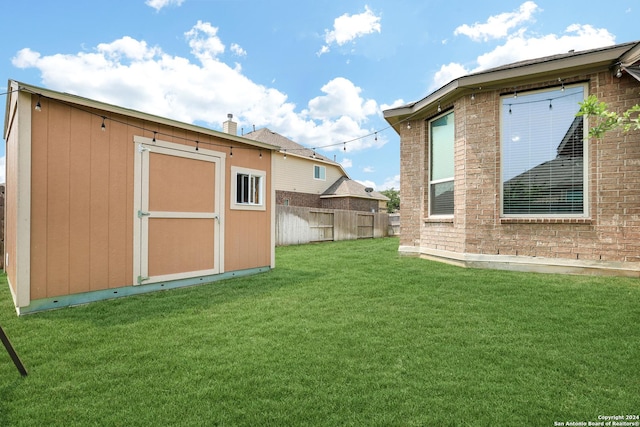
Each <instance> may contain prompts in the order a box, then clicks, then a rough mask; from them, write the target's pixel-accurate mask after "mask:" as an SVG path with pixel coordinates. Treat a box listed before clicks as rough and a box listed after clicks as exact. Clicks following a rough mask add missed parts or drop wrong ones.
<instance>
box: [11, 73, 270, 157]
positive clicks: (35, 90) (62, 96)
mask: <svg viewBox="0 0 640 427" xmlns="http://www.w3.org/2000/svg"><path fill="white" fill-rule="evenodd" d="M9 82H10V84H11V82H14V83H15V84H17V85H18V88H19V90H25V91H27V92H30V93H32V94H34V95H42V96H43V97H45V98H51V99H56V100H58V101H62V102H66V103H71V104H76V105H80V106H83V107H87V108H93V109H97V110H102V111H106V112H109V113H113V114H119V115H123V116H128V117H133V118H136V119H140V120H146V121H152V122H156V123H159V124H162V125H166V126H173V127H179V128H182V129H185V130H189V131H192V132H196V133H201V134H205V135H211V136H216V137H219V138H225V139H228V140H231V141H234V142H238V143H241V144H245V145H251V146H254V147H257V148H263V149H265V150H274V151H277V150H279V149H280V147H277V146H275V145H271V144H266V143H264V142H259V141H254V140H251V139H248V138H244V137H241V136H237V135H233V134H230V133H226V132H222V131H217V130H214V129H209V128H205V127H202V126H197V125H193V124H190V123H185V122H180V121H177V120H173V119H169V118H166V117H160V116H156V115H153V114H149V113H143V112H141V111H137V110H132V109H129V108H125V107H119V106H117V105H113V104H108V103H105V102H101V101H96V100H93V99H89V98H84V97H82V96H78V95H72V94H69V93H63V92H57V91H54V90H50V89H45V88H41V87H38V86H33V85H30V84H27V83H22V82H18V81H15V80H9Z"/></svg>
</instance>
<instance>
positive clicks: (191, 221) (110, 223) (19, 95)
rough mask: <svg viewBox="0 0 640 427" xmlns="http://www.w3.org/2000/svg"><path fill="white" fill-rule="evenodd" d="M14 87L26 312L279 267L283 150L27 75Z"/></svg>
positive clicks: (13, 148) (19, 262)
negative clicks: (276, 155) (276, 184)
mask: <svg viewBox="0 0 640 427" xmlns="http://www.w3.org/2000/svg"><path fill="white" fill-rule="evenodd" d="M7 92H8V94H7V104H6V114H5V127H4V137H5V140H6V156H7V160H6V168H7V171H6V204H5V213H6V215H5V254H4V259H5V270H6V273H7V279H8V282H9V287H10V289H11V294H12V296H13V300H14V303H15V306H16V310H17V312H18V314H24V313H29V312H34V311H39V310H45V309H51V308H57V307H64V306H69V305H75V304H81V303H86V302H90V301H95V300H100V299H106V298H114V297H118V296H126V295H132V294H138V293H144V292H149V291H155V290H160V289H171V288H175V287H181V286H189V285H194V284H200V283H208V282H211V281H215V280H219V279H224V278H228V277H237V276H239V275H244V274H253V273H257V272H261V271H267V270H269V269H271V268H273V267H274V264H275V261H274V259H275V258H274V256H275V255H274V253H275V252H274V248H275V243H274V242H275V237H274V236H275V225H274V216H275V203H274V189H273V179H272V170H273V157H272V153H273V150H275V149H277V148H276V147H273V146H271V145H268V144H264V143H261V142H256V141H251V140H248V139H245V138H242V137H239V136H235V135H233V134H229V133H224V132H217V131H213V130H210V129H206V128H202V127H199V126H194V125H190V124H185V123H181V122H177V121H174V120H170V119H165V118H162V117H157V116H152V115H149V114H145V113H141V112H137V111H133V110H129V109H125V108H122V107H117V106H114V105H108V104H105V103H102V102H97V101H94V100H90V99H86V98H81V97H78V96H74V95H69V94H66V93H59V92H55V91H52V90H47V89H42V88H39V87H35V86H31V85H27V84H24V83H19V82H16V81H9V87H8V91H7ZM231 124H233V123H232V122H231V120H228V121H227V122H225V130H228V131H229V132H231V128H232V126H231ZM231 133H233V132H231Z"/></svg>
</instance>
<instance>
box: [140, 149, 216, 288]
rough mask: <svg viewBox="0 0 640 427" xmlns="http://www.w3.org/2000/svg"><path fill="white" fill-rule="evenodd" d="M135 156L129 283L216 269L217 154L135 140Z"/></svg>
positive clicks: (152, 281)
mask: <svg viewBox="0 0 640 427" xmlns="http://www.w3.org/2000/svg"><path fill="white" fill-rule="evenodd" d="M135 162H136V166H135V169H136V170H135V172H136V173H135V181H136V183H135V185H136V191H134V198H135V199H136V201H135V203H134V208H135V212H134V224H135V225H136V226H135V227H134V234H135V236H134V284H135V285H140V284H148V283H156V282H162V281H169V280H179V279H188V278H193V277H202V276H208V275H213V274H218V273H220V272H221V268H220V267H221V261H222V259H223V258H222V251H221V244H220V242H221V229H222V228H221V217H220V208H221V206H223V204H222V203H221V202H222V197H223V192H222V188H223V186H222V184H223V183H222V180H223V179H224V177H223V175H222V173H221V171H222V167H221V163H222V159H221V157H219V156H216V155H215V152H208V153H205V150H199V151H194V150H193V148H191V147H187V146H181V145H178V144H170V143H159V142H156V143H152V144H150V143H141V142H138V143H137V144H136V160H135Z"/></svg>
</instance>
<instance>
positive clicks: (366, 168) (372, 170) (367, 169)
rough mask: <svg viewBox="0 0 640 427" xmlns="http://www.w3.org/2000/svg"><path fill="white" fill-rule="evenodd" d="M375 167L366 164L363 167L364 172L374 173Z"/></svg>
mask: <svg viewBox="0 0 640 427" xmlns="http://www.w3.org/2000/svg"><path fill="white" fill-rule="evenodd" d="M375 171H376V170H375V168H374V167H373V166H365V167H363V168H362V172H364V173H373V172H375Z"/></svg>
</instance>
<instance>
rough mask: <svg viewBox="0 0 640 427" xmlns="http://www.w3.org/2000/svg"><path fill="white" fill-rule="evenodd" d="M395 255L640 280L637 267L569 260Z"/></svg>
mask: <svg viewBox="0 0 640 427" xmlns="http://www.w3.org/2000/svg"><path fill="white" fill-rule="evenodd" d="M398 252H399V253H400V254H401V255H409V256H418V257H420V258H424V259H429V260H433V261H439V262H445V263H447V264H453V265H457V266H460V267H468V268H486V269H495V270H511V271H524V272H533V273H557V274H582V275H595V276H626V277H637V278H640V263H623V262H611V261H599V260H580V259H576V260H571V259H563V258H545V257H532V256H522V255H520V256H518V255H488V254H470V253H458V252H451V251H442V250H437V249H431V248H424V247H417V246H400V247H399V248H398Z"/></svg>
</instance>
